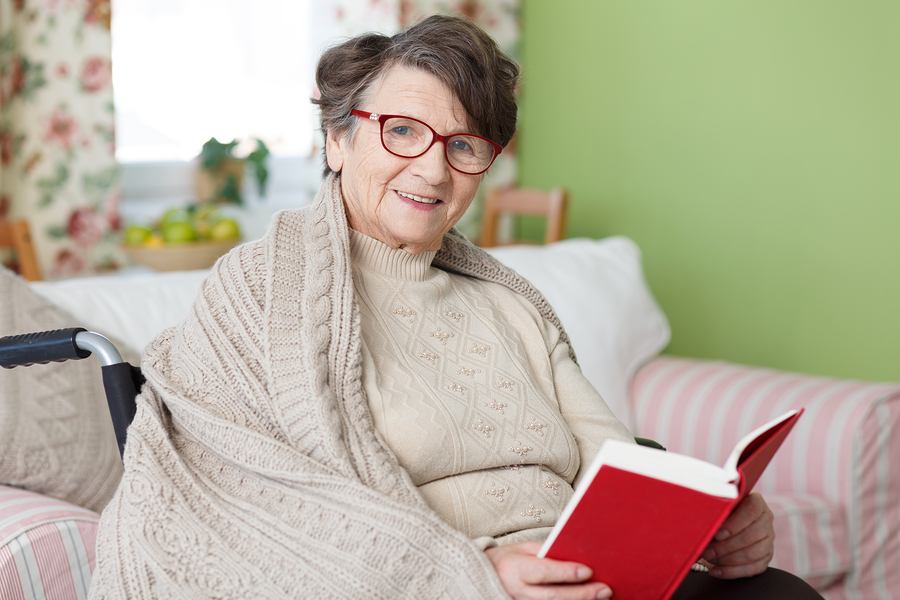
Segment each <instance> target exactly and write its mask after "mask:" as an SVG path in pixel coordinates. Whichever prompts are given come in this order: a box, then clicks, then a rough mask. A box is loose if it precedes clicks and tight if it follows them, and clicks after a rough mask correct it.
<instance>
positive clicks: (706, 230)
mask: <svg viewBox="0 0 900 600" xmlns="http://www.w3.org/2000/svg"><path fill="white" fill-rule="evenodd" d="M522 21H523V34H522V49H521V61H522V65H523V68H524V80H523V87H522V102H521V112H520V126H519V140H518V143H519V153H520V154H519V156H520V163H519V173H520V180H521V183H522V184H524V185H529V186H541V187H550V186H553V185H559V184H562V185H565V186H566V187H568V189H569V190H570V192H571V200H572V206H571V211H570V215H569V230H568V232H569V235H570V236H573V237H574V236H590V237H605V236H609V235H618V234H622V235H627V236H630V237H632V238H633V239H634V240H636V241H637V242H638V244H639V245H640V246H641V248H642V250H643V253H644V264H645V268H646V271H647V276H648V279H649V282H650V285H651V287H652V288H653V291H654V294H655V295H656V297H657V299H658V300H659V302H660V304H661V305H662V307H663V309H664V310H665V312H666V314H667V315H668V317H669V320H670V322H671V324H672V330H673V339H672V343H671V344H670V346H669V348H668V349H667V353H670V354H676V355H681V356H694V357H707V358H722V359H727V360H732V361H737V362H743V363H747V364H756V365H763V366H771V367H777V368H783V369H791V370H799V371H804V372H809V373H817V374H825V375H833V376H840V377H852V378H861V379H874V380H900V2H896V1H894V0H881V1H875V0H872V1H869V0H835V1H829V0H789V1H785V0H728V1H722V0H678V1H662V0H660V1H648V0H614V1H612V0H611V1H606V0H558V1H552V2H551V1H547V0H523V13H522Z"/></svg>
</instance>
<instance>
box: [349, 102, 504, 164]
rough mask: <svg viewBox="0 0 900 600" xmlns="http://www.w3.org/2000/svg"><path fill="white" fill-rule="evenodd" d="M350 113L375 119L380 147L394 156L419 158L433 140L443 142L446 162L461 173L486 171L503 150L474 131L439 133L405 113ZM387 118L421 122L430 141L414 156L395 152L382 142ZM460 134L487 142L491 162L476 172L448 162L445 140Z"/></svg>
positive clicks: (356, 111) (358, 111) (363, 117)
mask: <svg viewBox="0 0 900 600" xmlns="http://www.w3.org/2000/svg"><path fill="white" fill-rule="evenodd" d="M350 114H351V115H353V116H354V117H359V118H361V119H368V120H369V121H377V122H378V125H379V128H380V130H379V135H378V137H379V138H380V139H381V147H382V148H384V149H385V150H387V151H388V152H390V153H391V154H393V155H394V156H399V157H400V158H419V157H420V156H422V155H423V154H425V153H426V152H428V151H429V150H431V147H432V146H434V143H435V142H441V143H443V144H444V158H445V159H446V160H447V164H448V165H449V166H450V168H451V169H453V170H454V171H458V172H460V173H462V174H463V175H481V174H482V173H484V172H485V171H487V170H488V169H490V168H491V165H493V164H494V161H495V160H497V157H498V156H500V153H501V152H503V146H501V145H500V144H498V143H497V142H494V141H491V140H489V139H487V138H486V137H484V136H482V135H477V134H474V133H452V134H450V135H441V134H440V133H438V132H437V131H435V130H434V128H433V127H432V126H431V125H429V124H428V123H426V122H425V121H420V120H419V119H415V118H413V117H407V116H406V115H382V114H379V113H373V112H366V111H364V110H356V109H353V110H351V111H350ZM388 119H407V120H409V121H415V122H416V123H421V124H422V125H424V126H425V127H427V128H428V130H429V131H430V132H431V143H430V144H428V146H426V147H425V149H424V150H422V152H420V153H419V154H416V155H415V156H403V155H402V154H397V153H396V152H394V151H393V150H391V149H390V148H388V147H387V146H386V145H385V143H384V122H385V121H387V120H388ZM461 136H466V137H476V138H478V139H480V140H484V141H486V142H487V143H488V144H490V145H491V147H493V149H494V156H493V157H491V162H489V163H488V166H486V167H485V168H484V169H482V170H481V171H478V172H477V173H467V172H466V171H463V170H462V169H458V168H457V167H454V166H453V163H452V162H450V155H449V154H448V149H447V140H450V139H452V138H454V137H461Z"/></svg>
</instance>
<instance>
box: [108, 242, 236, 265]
mask: <svg viewBox="0 0 900 600" xmlns="http://www.w3.org/2000/svg"><path fill="white" fill-rule="evenodd" d="M239 243H240V240H224V241H203V242H186V243H183V244H165V245H162V246H148V245H141V246H131V245H128V244H124V245H123V246H122V248H123V249H124V250H125V254H127V255H128V258H130V259H131V260H132V261H134V262H136V263H137V264H139V265H143V266H145V267H150V268H151V269H154V270H156V271H193V270H195V269H208V268H209V267H211V266H213V264H214V263H215V262H216V259H217V258H219V257H220V256H222V255H223V254H225V253H226V252H228V251H229V250H231V249H232V248H234V247H235V246H237V245H238V244H239Z"/></svg>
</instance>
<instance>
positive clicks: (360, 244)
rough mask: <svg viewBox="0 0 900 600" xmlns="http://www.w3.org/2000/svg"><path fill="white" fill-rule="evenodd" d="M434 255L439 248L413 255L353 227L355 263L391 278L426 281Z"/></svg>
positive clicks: (352, 244)
mask: <svg viewBox="0 0 900 600" xmlns="http://www.w3.org/2000/svg"><path fill="white" fill-rule="evenodd" d="M435 254H437V250H429V251H428V252H420V253H419V254H410V253H409V252H407V251H406V250H403V249H401V248H391V247H390V246H388V245H387V244H385V243H383V242H380V241H378V240H376V239H375V238H371V237H369V236H367V235H365V234H364V233H360V232H358V231H356V230H353V229H351V230H350V257H351V260H352V261H353V264H354V265H357V266H359V267H361V268H364V269H367V270H371V271H375V272H376V273H379V274H381V275H386V276H388V277H395V278H398V279H406V280H409V281H424V280H425V279H427V278H428V272H429V270H431V261H432V260H434V256H435Z"/></svg>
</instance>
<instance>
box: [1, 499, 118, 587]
mask: <svg viewBox="0 0 900 600" xmlns="http://www.w3.org/2000/svg"><path fill="white" fill-rule="evenodd" d="M99 523H100V515H98V514H97V513H95V512H93V511H90V510H87V509H86V508H81V507H79V506H75V505H74V504H69V503H68V502H64V501H62V500H57V499H56V498H51V497H49V496H43V495H41V494H35V493H34V492H28V491H25V490H20V489H18V488H13V487H8V486H5V485H0V596H2V597H3V598H24V599H26V600H28V599H31V598H85V597H86V596H87V593H88V588H89V587H90V584H91V573H92V572H93V570H94V566H95V553H94V547H95V545H96V540H97V528H98V526H99Z"/></svg>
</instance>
